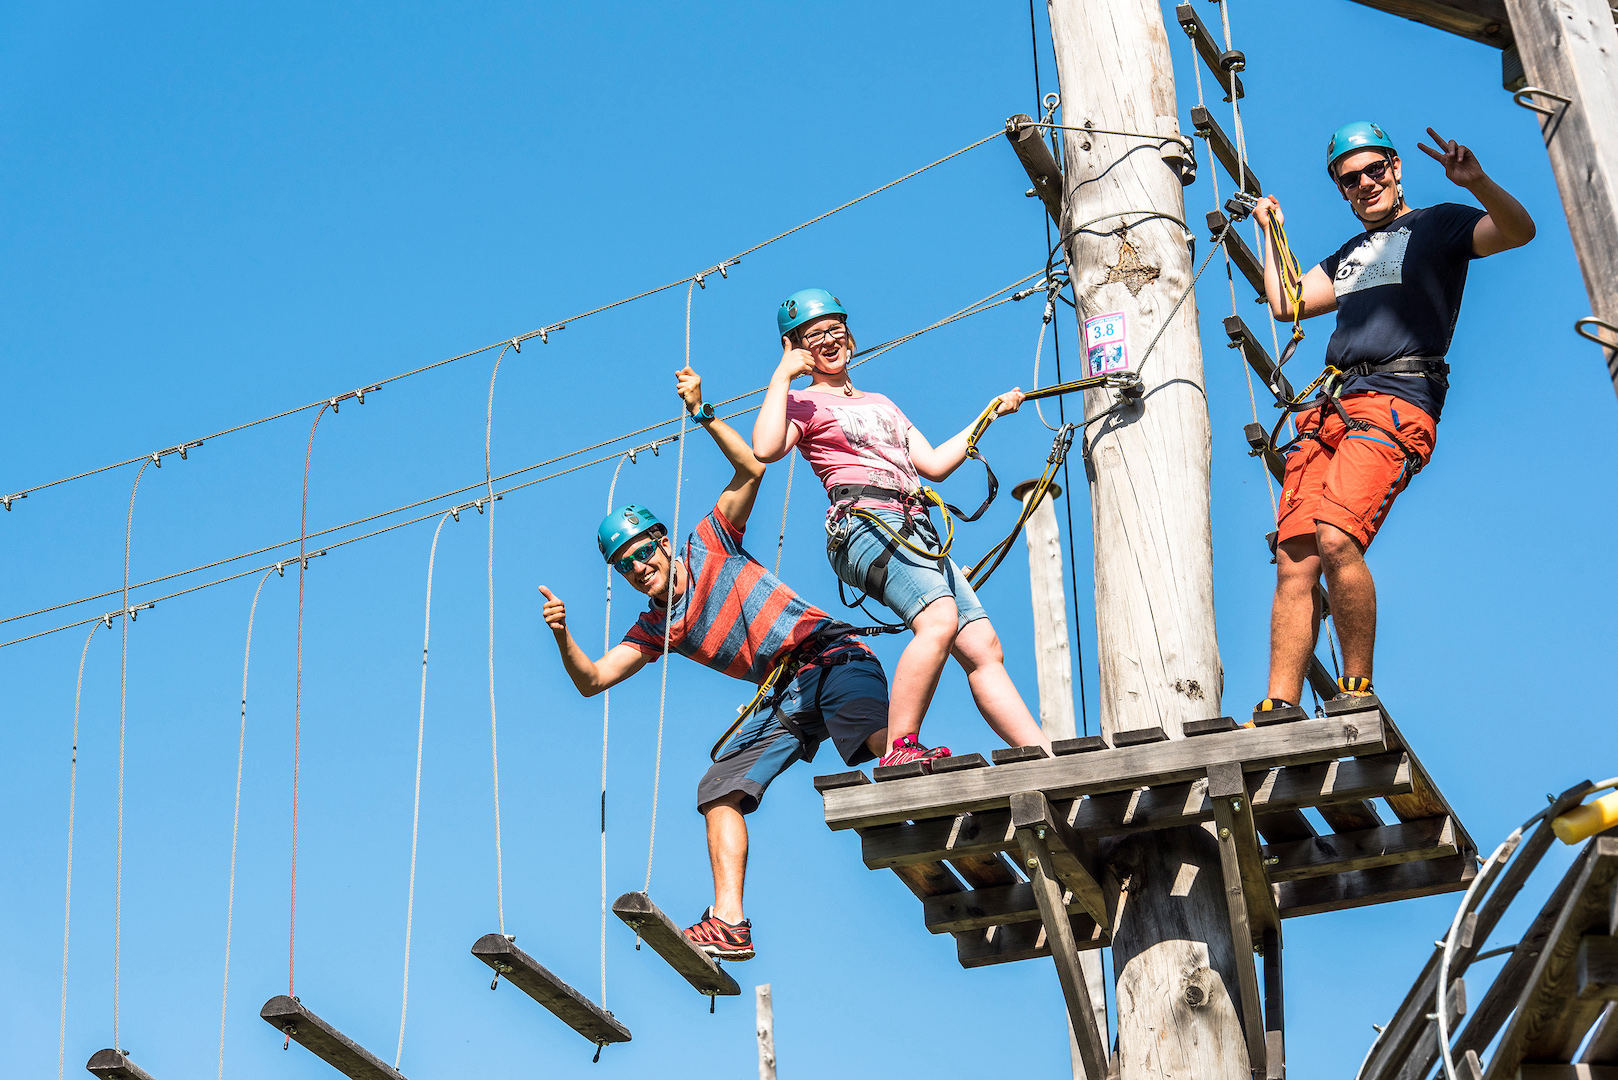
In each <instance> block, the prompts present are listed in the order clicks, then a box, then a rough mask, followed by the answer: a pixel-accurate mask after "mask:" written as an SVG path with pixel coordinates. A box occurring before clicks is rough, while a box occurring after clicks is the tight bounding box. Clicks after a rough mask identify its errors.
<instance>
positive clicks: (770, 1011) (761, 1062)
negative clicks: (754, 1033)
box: [753, 983, 775, 1080]
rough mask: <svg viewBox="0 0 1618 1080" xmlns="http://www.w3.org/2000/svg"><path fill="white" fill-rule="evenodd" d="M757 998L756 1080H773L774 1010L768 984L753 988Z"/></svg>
mask: <svg viewBox="0 0 1618 1080" xmlns="http://www.w3.org/2000/svg"><path fill="white" fill-rule="evenodd" d="M753 993H754V994H755V995H756V996H757V998H758V1080H775V1009H774V1006H772V1005H771V1003H770V984H769V983H765V984H764V985H762V986H755V987H754V988H753Z"/></svg>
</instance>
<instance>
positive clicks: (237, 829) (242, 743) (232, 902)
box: [219, 570, 274, 1080]
mask: <svg viewBox="0 0 1618 1080" xmlns="http://www.w3.org/2000/svg"><path fill="white" fill-rule="evenodd" d="M273 572H274V571H272V570H266V571H264V576H263V577H261V578H259V579H258V588H256V589H254V590H253V604H252V606H251V607H250V608H248V609H247V643H246V644H245V645H244V646H243V647H242V718H241V731H240V733H239V734H238V735H237V736H236V801H235V806H234V808H233V809H232V810H231V815H230V888H229V891H228V893H227V894H226V900H225V978H224V985H223V987H222V988H221V989H220V991H219V1080H225V1007H226V1005H227V1003H228V1002H229V1000H230V937H231V932H232V931H233V930H234V928H235V919H236V841H237V838H238V837H239V836H240V835H241V823H242V761H243V759H244V758H245V756H246V751H247V662H248V660H249V659H250V658H251V657H252V655H253V621H254V619H255V618H256V617H257V616H258V598H259V594H260V593H262V592H263V591H264V583H265V582H266V581H268V580H269V579H270V574H272V573H273Z"/></svg>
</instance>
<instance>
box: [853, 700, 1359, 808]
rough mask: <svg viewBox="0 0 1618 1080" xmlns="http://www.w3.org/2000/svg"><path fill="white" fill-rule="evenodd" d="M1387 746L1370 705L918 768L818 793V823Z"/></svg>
mask: <svg viewBox="0 0 1618 1080" xmlns="http://www.w3.org/2000/svg"><path fill="white" fill-rule="evenodd" d="M1387 749H1388V746H1387V743H1386V741H1385V739H1384V737H1383V732H1382V725H1381V723H1380V722H1379V720H1378V717H1377V716H1376V715H1375V714H1374V713H1356V714H1354V715H1353V716H1352V717H1346V718H1345V717H1327V718H1325V719H1321V720H1304V721H1300V722H1298V723H1294V724H1282V725H1279V726H1277V727H1273V728H1266V729H1256V730H1249V729H1239V730H1237V731H1231V732H1226V733H1225V734H1223V735H1204V736H1202V737H1200V738H1197V739H1172V740H1170V741H1168V742H1163V743H1151V744H1149V745H1146V746H1128V747H1119V748H1117V749H1114V750H1112V751H1110V752H1108V753H1105V754H1077V755H1072V756H1066V757H1058V758H1052V759H1050V760H1047V761H1030V762H1025V763H1023V764H1021V765H1005V766H1000V767H998V768H992V769H972V770H969V771H967V772H964V773H954V774H951V775H948V776H922V777H916V778H914V779H908V780H894V781H890V782H888V783H885V784H874V785H869V786H861V787H848V788H839V789H836V790H833V791H827V792H825V793H824V798H825V807H826V809H825V813H826V824H827V825H829V826H830V827H831V828H833V829H854V828H869V827H871V826H874V825H888V824H893V823H895V822H899V821H914V820H919V819H924V818H932V817H945V816H950V817H953V816H954V815H956V814H959V813H964V812H968V811H977V810H988V809H999V808H1002V807H1004V806H1006V805H1007V802H1008V800H1009V799H1010V797H1011V796H1012V795H1014V794H1016V793H1017V792H1018V791H1030V790H1035V789H1037V790H1040V791H1043V792H1044V793H1045V795H1046V797H1047V798H1050V799H1070V798H1073V797H1074V796H1077V795H1081V794H1099V793H1101V792H1106V791H1119V790H1126V789H1132V788H1138V787H1157V786H1160V785H1163V784H1174V783H1179V782H1183V781H1188V780H1192V779H1195V778H1196V777H1197V776H1199V775H1200V774H1202V773H1203V772H1204V771H1205V770H1206V769H1207V767H1208V764H1209V762H1219V761H1245V762H1247V763H1248V764H1249V766H1255V767H1264V768H1272V767H1276V766H1284V765H1306V764H1312V763H1314V762H1320V761H1327V760H1332V759H1336V758H1340V757H1345V756H1353V757H1358V756H1364V755H1370V754H1380V753H1383V752H1385V751H1386V750H1387Z"/></svg>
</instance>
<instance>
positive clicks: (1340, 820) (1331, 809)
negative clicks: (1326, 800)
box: [1320, 802, 1382, 833]
mask: <svg viewBox="0 0 1618 1080" xmlns="http://www.w3.org/2000/svg"><path fill="white" fill-rule="evenodd" d="M1320 816H1321V818H1322V819H1324V820H1325V822H1326V824H1327V825H1330V826H1331V829H1332V831H1333V832H1338V833H1351V832H1360V831H1361V830H1364V829H1374V828H1376V827H1377V826H1379V825H1381V824H1382V815H1381V814H1378V813H1377V812H1376V807H1374V806H1372V805H1371V804H1370V803H1368V802H1352V803H1332V804H1330V805H1327V806H1322V807H1320Z"/></svg>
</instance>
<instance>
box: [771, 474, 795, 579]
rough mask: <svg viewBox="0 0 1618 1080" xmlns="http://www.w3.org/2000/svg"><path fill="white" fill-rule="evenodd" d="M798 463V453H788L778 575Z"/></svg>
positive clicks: (777, 562)
mask: <svg viewBox="0 0 1618 1080" xmlns="http://www.w3.org/2000/svg"><path fill="white" fill-rule="evenodd" d="M797 464H798V455H797V454H788V455H787V493H786V494H785V495H783V496H782V497H781V536H780V538H779V539H777V540H776V542H775V570H774V571H773V572H774V574H775V576H776V577H780V576H781V552H782V551H784V550H786V546H787V507H789V506H791V505H792V472H793V469H794V468H795V467H796V466H797Z"/></svg>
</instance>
